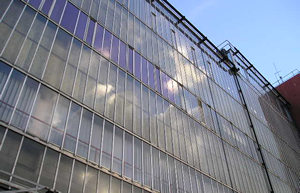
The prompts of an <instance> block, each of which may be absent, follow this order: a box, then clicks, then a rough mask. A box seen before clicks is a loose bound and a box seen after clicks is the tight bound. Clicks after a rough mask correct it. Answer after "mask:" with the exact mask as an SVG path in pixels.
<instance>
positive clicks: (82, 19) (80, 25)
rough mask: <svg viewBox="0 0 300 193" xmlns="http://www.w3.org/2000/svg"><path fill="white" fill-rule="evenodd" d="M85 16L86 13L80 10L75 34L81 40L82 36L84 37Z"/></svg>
mask: <svg viewBox="0 0 300 193" xmlns="http://www.w3.org/2000/svg"><path fill="white" fill-rule="evenodd" d="M87 18H88V17H87V15H86V14H84V13H83V12H80V15H79V19H78V23H77V27H76V32H75V35H76V36H77V37H78V38H79V39H81V40H83V37H84V32H85V26H86V22H87Z"/></svg>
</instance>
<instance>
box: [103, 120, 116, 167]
mask: <svg viewBox="0 0 300 193" xmlns="http://www.w3.org/2000/svg"><path fill="white" fill-rule="evenodd" d="M113 127H114V126H113V124H111V123H110V122H105V124H104V134H103V143H102V144H103V147H102V158H101V159H102V160H101V165H102V166H104V167H106V168H108V169H110V168H111V159H112V139H113V129H114V128H113Z"/></svg>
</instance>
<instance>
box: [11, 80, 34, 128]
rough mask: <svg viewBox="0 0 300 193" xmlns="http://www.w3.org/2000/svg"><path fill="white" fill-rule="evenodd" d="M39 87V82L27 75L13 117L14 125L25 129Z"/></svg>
mask: <svg viewBox="0 0 300 193" xmlns="http://www.w3.org/2000/svg"><path fill="white" fill-rule="evenodd" d="M37 89H38V82H36V81H35V80H33V79H31V78H29V77H27V79H26V82H25V84H24V87H23V89H22V93H21V95H20V98H19V101H18V104H17V107H16V110H15V112H14V115H13V118H12V123H11V124H12V125H14V126H15V127H17V128H20V129H21V130H24V129H25V127H26V124H27V121H28V118H29V113H30V110H31V108H32V105H33V100H34V97H35V95H36V92H37Z"/></svg>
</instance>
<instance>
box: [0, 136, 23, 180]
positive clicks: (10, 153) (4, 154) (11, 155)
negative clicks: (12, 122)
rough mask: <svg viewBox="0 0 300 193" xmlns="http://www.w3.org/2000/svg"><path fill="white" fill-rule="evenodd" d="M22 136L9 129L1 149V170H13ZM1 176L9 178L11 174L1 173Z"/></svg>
mask: <svg viewBox="0 0 300 193" xmlns="http://www.w3.org/2000/svg"><path fill="white" fill-rule="evenodd" d="M21 138H22V137H21V135H19V134H17V133H15V132H12V131H10V130H8V132H7V134H6V137H5V139H4V142H3V146H2V148H1V150H0V170H3V171H6V172H9V173H11V172H12V169H13V166H14V162H15V160H16V156H17V152H18V149H19V145H20V142H21ZM0 178H1V179H5V180H9V176H7V175H4V174H2V173H0Z"/></svg>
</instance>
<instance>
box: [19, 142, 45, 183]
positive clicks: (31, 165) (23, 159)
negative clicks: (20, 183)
mask: <svg viewBox="0 0 300 193" xmlns="http://www.w3.org/2000/svg"><path fill="white" fill-rule="evenodd" d="M43 154H44V147H43V146H42V145H40V144H39V143H37V142H35V141H32V140H30V139H27V138H25V139H24V141H23V144H22V148H21V151H20V155H19V157H18V162H17V165H16V169H15V172H14V174H15V175H16V176H19V177H22V178H25V179H27V180H30V181H33V182H36V181H37V179H38V175H39V171H40V166H41V163H42V159H43ZM16 180H17V179H16Z"/></svg>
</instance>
